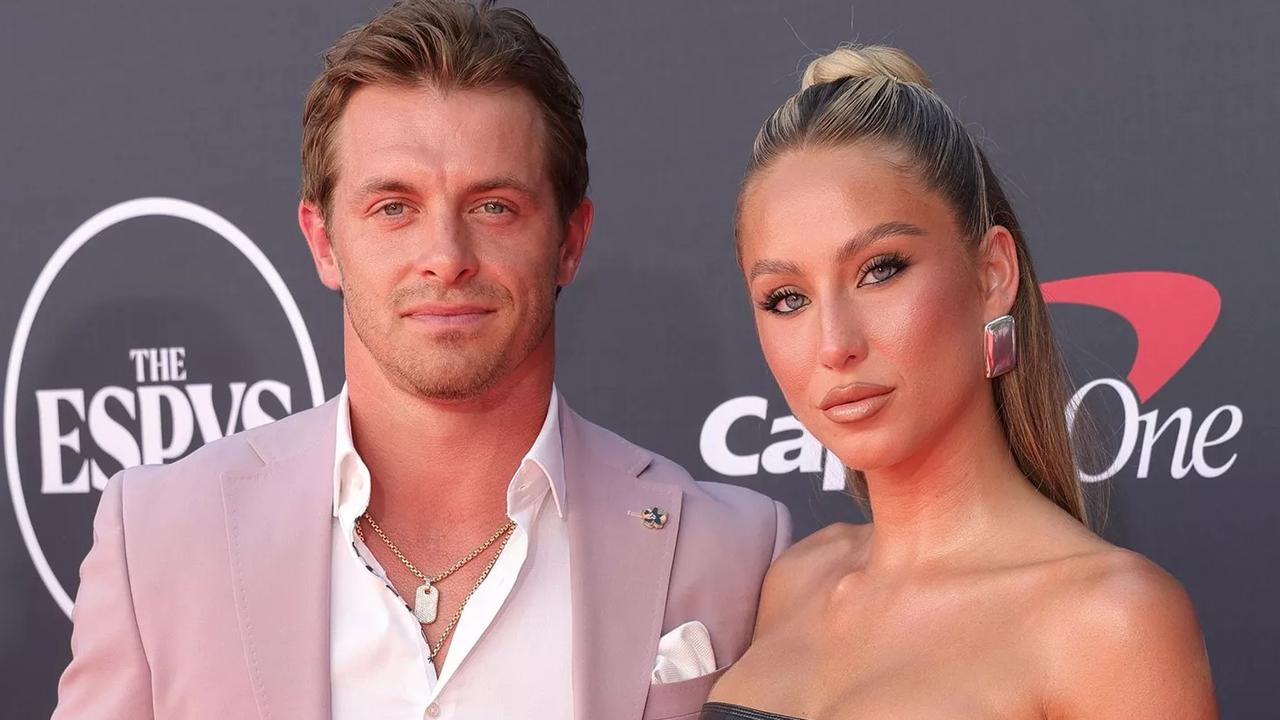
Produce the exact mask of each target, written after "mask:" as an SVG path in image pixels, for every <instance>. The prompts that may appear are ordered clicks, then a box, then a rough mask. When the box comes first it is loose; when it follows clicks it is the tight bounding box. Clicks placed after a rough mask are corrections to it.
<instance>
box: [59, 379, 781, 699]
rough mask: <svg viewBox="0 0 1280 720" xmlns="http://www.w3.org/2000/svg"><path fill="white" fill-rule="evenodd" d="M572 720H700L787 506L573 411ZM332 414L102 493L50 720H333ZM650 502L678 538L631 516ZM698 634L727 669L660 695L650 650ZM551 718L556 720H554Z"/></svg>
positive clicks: (249, 436) (321, 412) (776, 545)
mask: <svg viewBox="0 0 1280 720" xmlns="http://www.w3.org/2000/svg"><path fill="white" fill-rule="evenodd" d="M560 417H561V435H562V438H563V443H564V459H565V492H566V495H567V496H568V497H569V498H570V499H569V500H568V501H567V508H568V515H567V520H568V523H569V538H570V577H571V585H572V597H573V671H572V674H573V693H574V707H575V709H576V713H577V718H578V720H659V719H666V720H674V719H675V718H695V717H696V716H697V713H698V709H699V708H700V706H701V704H702V702H703V701H704V700H705V699H706V696H707V693H708V692H709V691H710V689H711V686H712V684H713V683H714V682H715V681H716V679H718V678H719V676H720V675H721V674H722V673H723V671H724V669H725V668H726V667H727V666H728V665H729V664H730V663H731V662H732V661H734V660H736V659H737V658H738V657H740V656H741V655H742V653H743V651H744V650H745V649H746V647H747V644H748V642H749V641H750V640H751V635H752V632H753V629H754V626H755V611H756V604H757V602H758V599H759V594H760V585H761V582H762V579H763V577H764V574H765V571H766V570H767V569H768V567H769V564H770V562H771V561H772V559H773V558H774V557H776V555H777V554H778V553H779V552H780V551H781V550H782V549H783V548H785V547H786V545H787V544H788V543H789V542H790V536H791V528H790V518H789V515H788V514H787V511H786V508H785V507H783V506H782V505H781V504H779V503H776V502H774V501H773V500H771V499H769V498H767V497H765V496H764V495H761V494H759V493H756V492H753V491H751V490H747V489H744V488H740V487H736V486H732V485H724V484H720V483H700V482H695V481H693V480H692V479H691V478H690V477H689V475H688V473H686V472H685V471H684V469H682V468H681V467H680V466H678V465H676V464H674V463H672V462H671V461H669V460H667V459H665V458H663V457H661V456H658V455H655V454H653V453H651V452H649V451H647V450H644V449H642V448H639V447H637V446H635V445H632V444H631V443H629V442H627V441H626V440H623V439H622V438H620V437H618V436H617V435H614V434H613V433H611V432H609V431H607V430H605V429H603V428H600V427H598V426H596V425H593V424H591V423H589V422H587V421H585V420H583V419H582V418H581V417H579V416H578V415H577V414H575V413H574V412H573V411H571V410H570V409H569V408H568V406H567V405H565V404H564V402H563V400H562V401H561V407H560ZM335 421H336V403H335V402H333V401H330V402H328V403H326V404H324V405H322V406H320V407H318V408H314V409H312V410H307V411H304V412H300V413H297V414H295V415H293V416H290V417H288V418H285V419H284V420H280V421H279V422H275V423H272V424H270V425H266V426H263V427H260V428H256V429H254V430H250V431H247V432H243V433H240V434H238V435H234V436H232V437H229V438H225V439H223V440H220V441H217V442H214V443H210V444H209V445H206V446H204V447H203V448H201V449H200V450H198V451H196V452H195V453H192V454H191V455H190V456H188V457H187V458H185V459H183V460H181V461H179V462H176V463H173V464H171V465H164V466H144V467H137V468H131V469H128V470H125V471H123V472H121V473H119V474H118V475H116V476H115V477H114V478H112V480H111V482H110V483H109V484H108V485H107V487H106V490H105V491H104V492H103V495H102V500H101V503H100V505H99V507H98V512H97V515H96V517H95V519H94V523H93V537H94V542H93V548H92V549H91V550H90V551H89V554H88V556H87V557H86V558H85V560H84V564H83V565H82V566H81V568H80V589H79V593H78V595H77V597H76V605H75V609H74V611H73V614H72V618H73V621H74V623H75V627H74V629H73V631H72V636H71V648H72V655H73V657H72V660H71V664H70V665H69V666H68V667H67V669H66V671H65V672H64V673H63V676H62V679H61V681H60V682H59V685H58V707H57V709H56V710H55V711H54V715H53V717H54V718H55V720H73V719H75V720H107V719H108V718H111V719H116V718H119V719H120V720H142V719H144V718H173V719H175V720H176V719H181V720H240V719H241V718H262V719H263V720H270V719H272V718H274V719H276V720H301V719H310V718H327V717H329V697H330V687H329V574H330V547H331V543H330V532H331V531H332V526H331V523H332V503H333V485H332V463H333V453H334V449H333V443H334V432H335V429H334V423H335ZM655 505H656V506H658V507H661V508H663V509H665V510H667V511H668V512H669V513H670V519H669V520H668V523H667V526H666V528H664V529H662V530H652V529H648V528H645V527H644V526H643V525H642V524H641V523H640V521H639V520H637V519H636V518H634V517H628V516H627V512H628V511H635V510H640V509H643V508H646V507H652V506H655ZM690 620H699V621H701V622H702V623H703V624H704V625H706V626H707V628H708V630H709V631H710V634H711V639H712V644H713V647H714V650H715V655H716V659H717V660H718V661H719V664H720V665H721V666H722V667H721V669H719V670H717V671H716V672H714V673H712V674H710V675H706V676H703V677H700V678H696V679H693V680H686V681H682V682H676V683H671V684H666V685H652V686H651V685H650V679H649V678H650V671H651V670H652V669H653V664H654V660H655V658H656V656H657V646H658V638H659V637H660V636H661V635H662V634H663V633H665V632H667V631H669V630H671V629H672V628H675V627H676V626H678V625H681V624H683V623H685V622H688V621H690ZM549 720H553V719H549Z"/></svg>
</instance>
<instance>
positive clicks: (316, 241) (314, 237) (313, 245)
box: [298, 200, 342, 291]
mask: <svg viewBox="0 0 1280 720" xmlns="http://www.w3.org/2000/svg"><path fill="white" fill-rule="evenodd" d="M298 226H299V227H301V228H302V235H303V237H305V238H306V239H307V247H308V248H310V249H311V259H312V260H313V261H315V264H316V274H317V275H319V276H320V282H322V283H324V286H325V287H327V288H329V289H330V290H338V291H341V290H342V268H341V267H340V266H339V264H338V258H337V256H336V255H335V254H334V249H333V241H332V240H331V239H330V237H329V230H328V228H327V227H326V225H325V221H324V212H322V211H321V209H320V207H319V206H318V205H316V204H315V203H313V202H311V201H309V200H303V201H302V202H300V203H298Z"/></svg>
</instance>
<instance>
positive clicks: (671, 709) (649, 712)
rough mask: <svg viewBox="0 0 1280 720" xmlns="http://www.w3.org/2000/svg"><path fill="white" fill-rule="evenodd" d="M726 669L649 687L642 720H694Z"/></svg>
mask: <svg viewBox="0 0 1280 720" xmlns="http://www.w3.org/2000/svg"><path fill="white" fill-rule="evenodd" d="M728 669H729V668H728V667H722V668H720V669H719V670H716V671H715V672H711V673H707V674H706V675H703V676H701V677H696V678H693V679H692V680H681V681H680V682H673V683H660V684H657V685H650V686H649V697H648V699H647V700H645V703H644V720H694V719H695V718H697V717H698V713H699V712H701V710H702V704H703V703H704V702H706V701H707V696H708V695H710V694H711V687H712V686H713V685H715V684H716V681H717V680H719V679H720V676H721V675H723V674H724V673H725V671H726V670H728Z"/></svg>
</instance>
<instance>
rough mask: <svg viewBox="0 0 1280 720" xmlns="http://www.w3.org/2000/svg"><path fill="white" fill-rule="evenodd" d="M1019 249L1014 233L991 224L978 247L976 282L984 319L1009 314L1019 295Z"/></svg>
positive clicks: (992, 318)
mask: <svg viewBox="0 0 1280 720" xmlns="http://www.w3.org/2000/svg"><path fill="white" fill-rule="evenodd" d="M1018 282H1019V266H1018V247H1017V244H1016V243H1015V242H1014V239H1013V233H1011V232H1009V229H1008V228H1006V227H1004V226H1003V225H994V226H992V228H991V229H990V230H988V231H987V234H986V235H984V236H983V238H982V242H981V243H980V244H979V245H978V283H979V288H980V289H981V291H982V304H983V311H984V312H983V314H984V316H985V317H986V319H987V320H994V319H996V318H998V317H1000V316H1001V315H1008V314H1009V311H1010V310H1011V309H1012V308H1013V299H1014V298H1015V297H1017V296H1018Z"/></svg>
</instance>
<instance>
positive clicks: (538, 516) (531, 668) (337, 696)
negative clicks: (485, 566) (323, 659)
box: [330, 386, 573, 720]
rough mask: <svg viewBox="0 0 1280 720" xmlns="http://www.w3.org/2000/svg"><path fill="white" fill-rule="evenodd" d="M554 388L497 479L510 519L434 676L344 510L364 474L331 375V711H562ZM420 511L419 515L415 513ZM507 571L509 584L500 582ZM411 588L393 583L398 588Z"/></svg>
mask: <svg viewBox="0 0 1280 720" xmlns="http://www.w3.org/2000/svg"><path fill="white" fill-rule="evenodd" d="M557 398H558V393H557V391H556V390H555V388H552V391H551V404H550V407H549V408H548V410H547V417H546V420H545V422H544V423H543V425H542V430H541V432H540V433H539V434H538V437H537V439H536V440H534V442H533V446H532V447H530V448H529V451H528V453H526V454H525V456H524V459H523V460H522V461H521V463H520V467H519V469H518V470H517V471H516V474H515V476H514V477H512V478H511V482H510V484H509V485H508V487H507V515H508V516H510V518H511V519H512V520H513V521H515V523H516V529H515V531H514V532H513V534H512V536H511V539H510V541H509V542H508V543H507V546H506V547H505V548H504V549H503V551H502V553H501V555H499V557H498V559H497V562H496V563H495V564H494V566H493V570H492V571H491V572H490V573H489V576H488V577H487V578H485V580H484V582H483V583H482V584H481V585H480V587H479V588H477V590H476V592H475V594H474V595H473V596H472V597H471V600H470V601H469V602H467V604H466V607H465V609H464V610H463V613H462V617H461V618H460V619H459V621H458V625H457V627H456V628H455V629H454V631H453V640H452V643H451V645H450V648H449V653H448V654H447V655H446V656H445V660H444V666H443V667H442V668H441V669H440V674H439V676H438V677H437V675H436V670H435V666H434V665H432V663H431V659H430V650H429V649H428V647H427V643H426V640H425V639H424V638H423V635H422V632H421V625H420V624H419V623H418V621H417V619H415V618H414V616H413V613H412V612H411V611H410V610H409V609H408V608H407V607H406V606H405V602H404V601H403V600H402V599H401V598H400V597H399V596H397V595H396V594H395V593H394V591H392V590H391V589H390V585H389V583H388V581H387V577H386V573H385V572H384V570H383V569H382V567H381V566H380V565H379V564H378V561H377V560H376V559H374V557H373V555H372V554H371V553H369V551H368V550H367V549H366V548H365V546H364V545H363V543H361V542H360V540H359V538H358V537H357V536H356V535H355V534H354V526H355V521H356V518H358V517H360V515H362V514H363V513H364V511H365V509H366V508H367V507H368V504H369V483H370V478H369V470H368V468H367V467H365V464H364V462H363V461H362V460H361V459H360V455H359V454H358V453H357V452H356V449H355V446H354V443H353V441H352V437H351V415H350V403H349V399H348V395H347V388H346V386H343V388H342V393H341V394H340V395H339V396H338V423H337V446H336V452H335V457H334V468H333V518H334V519H333V580H332V584H331V592H332V595H331V605H332V610H331V615H330V632H331V635H330V675H331V680H332V693H333V697H332V701H333V718H334V720H356V719H357V718H358V719H360V720H365V719H366V718H378V719H379V720H401V719H403V720H424V719H425V720H430V719H431V718H457V719H459V720H468V719H472V718H474V719H476V720H499V719H500V720H521V719H522V718H529V719H530V720H532V719H533V718H537V719H538V720H546V719H547V718H556V719H557V720H558V719H559V718H572V717H573V688H572V678H571V668H572V665H571V657H570V654H571V637H570V634H571V620H572V616H571V608H570V591H569V533H568V527H567V523H566V522H565V496H564V453H563V450H562V449H561V444H560V419H559V413H558V412H557V408H558V399H557ZM428 461H429V458H428ZM548 497H550V499H551V501H550V502H547V499H548ZM431 521H432V518H431V517H430V515H428V516H426V517H423V518H422V522H424V523H430V522H431ZM393 539H394V538H393ZM410 559H412V558H410ZM438 570H439V569H438V568H423V572H437V571H438ZM517 580H519V589H518V591H516V592H512V588H513V587H514V586H515V585H516V582H517ZM413 589H414V588H401V590H402V591H407V592H406V594H407V595H408V596H410V597H412V590H413ZM441 621H444V622H447V621H448V618H444V617H441V618H440V619H439V620H437V622H441Z"/></svg>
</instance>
